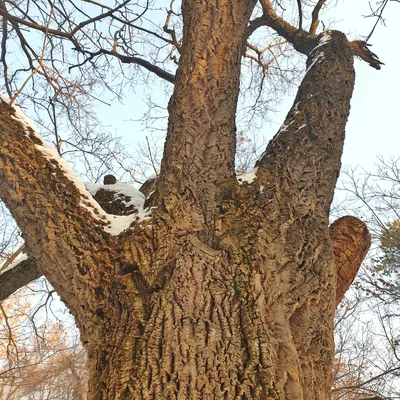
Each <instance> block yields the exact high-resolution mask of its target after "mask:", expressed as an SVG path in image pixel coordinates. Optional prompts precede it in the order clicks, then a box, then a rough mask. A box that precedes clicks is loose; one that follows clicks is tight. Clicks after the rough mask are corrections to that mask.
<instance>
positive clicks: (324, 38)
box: [310, 31, 332, 54]
mask: <svg viewBox="0 0 400 400" xmlns="http://www.w3.org/2000/svg"><path fill="white" fill-rule="evenodd" d="M331 39H332V36H331V34H330V32H329V31H326V32H324V33H323V34H322V36H321V39H319V42H318V44H317V45H316V46H315V47H314V48H313V49H312V50H311V53H310V54H312V53H313V52H314V51H315V50H316V49H318V48H319V47H321V46H324V45H325V44H327V43H328V42H329V41H330V40H331Z"/></svg>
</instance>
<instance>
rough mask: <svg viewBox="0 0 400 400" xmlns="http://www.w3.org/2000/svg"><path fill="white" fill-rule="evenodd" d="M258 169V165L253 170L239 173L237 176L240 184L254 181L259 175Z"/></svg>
mask: <svg viewBox="0 0 400 400" xmlns="http://www.w3.org/2000/svg"><path fill="white" fill-rule="evenodd" d="M257 171H258V167H255V168H253V169H252V170H251V171H249V172H246V173H245V174H242V175H238V176H237V177H236V179H237V180H238V182H239V185H242V184H243V183H244V182H247V183H251V182H253V181H254V179H256V178H257V175H256V173H257Z"/></svg>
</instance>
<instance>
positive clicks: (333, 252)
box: [0, 0, 370, 399]
mask: <svg viewBox="0 0 400 400" xmlns="http://www.w3.org/2000/svg"><path fill="white" fill-rule="evenodd" d="M90 3H92V4H93V6H98V3H95V2H92V1H90ZM324 3H325V2H324V1H323V0H320V1H318V3H317V4H316V6H315V7H313V8H312V9H311V11H312V13H311V18H310V20H311V21H310V22H311V24H310V28H309V29H308V30H304V29H303V27H302V26H303V12H302V9H301V7H300V5H301V2H298V3H297V4H299V16H300V18H299V27H298V28H296V27H294V26H293V25H292V24H290V23H289V22H288V21H286V20H284V19H283V18H281V17H280V16H279V15H278V14H277V13H276V10H275V9H274V8H273V6H272V5H271V3H270V2H269V1H268V0H262V1H261V2H260V5H261V6H260V8H257V7H256V6H257V3H256V1H255V0H253V1H248V2H243V1H240V0H230V1H226V0H219V1H214V0H207V1H206V0H204V1H193V0H186V1H184V2H183V3H182V7H181V13H182V21H183V27H182V38H181V41H177V40H176V39H174V37H175V34H176V32H174V31H173V30H171V29H169V27H168V25H167V24H166V26H165V31H166V32H167V33H168V34H169V35H170V36H171V39H170V40H169V41H168V44H171V45H172V46H174V48H176V49H177V50H179V60H177V59H176V58H175V61H177V62H178V67H177V71H176V74H172V73H170V72H168V71H166V70H164V69H162V68H161V67H160V66H159V65H157V64H156V62H155V61H154V62H153V63H151V62H149V61H146V60H144V59H142V58H139V57H137V53H135V54H136V55H132V54H131V55H127V54H122V53H121V52H119V51H118V49H123V51H125V53H128V52H129V49H130V48H131V47H130V46H131V42H129V41H128V42H127V41H126V40H125V39H126V35H128V34H129V32H130V30H131V29H137V30H138V31H140V30H142V32H143V28H142V27H141V26H140V24H139V26H137V25H135V22H136V21H138V20H139V21H140V18H141V17H142V15H143V14H141V13H139V6H138V4H136V6H137V7H138V8H137V10H135V13H136V14H135V15H136V19H135V20H133V19H129V20H128V19H127V18H125V19H124V20H123V21H122V22H123V23H124V24H125V25H124V26H126V29H125V30H121V31H115V32H114V36H113V38H114V39H113V40H111V41H110V40H109V41H108V42H107V39H104V37H103V36H101V35H99V36H96V35H97V33H98V30H97V28H96V25H95V24H96V23H99V24H100V22H99V21H101V20H103V19H105V18H111V19H112V21H113V22H115V20H117V21H118V18H119V20H120V21H119V22H121V14H120V12H121V10H122V9H123V7H128V6H129V7H134V6H135V5H130V4H129V1H126V2H124V3H120V4H118V5H117V6H116V7H115V8H110V7H108V8H106V7H105V6H104V7H103V9H105V8H106V9H107V11H104V12H103V13H101V14H99V15H97V16H95V17H91V18H88V19H86V20H83V21H81V22H79V21H80V20H81V19H82V15H81V14H80V17H79V18H80V19H79V18H78V19H77V20H73V18H72V16H69V18H65V19H64V20H63V21H61V20H57V19H55V17H54V18H53V16H54V15H58V16H59V14H57V13H59V8H61V11H62V7H58V5H57V4H56V3H52V4H51V7H50V10H49V9H47V10H48V11H47V14H46V12H43V7H42V8H40V7H39V6H38V9H40V13H39V15H40V16H41V18H44V19H45V20H46V18H47V22H46V23H44V24H42V25H41V24H39V23H38V22H37V19H36V18H34V17H32V15H31V14H29V13H28V11H29V10H28V11H27V10H26V9H24V8H23V7H22V6H20V5H16V4H14V3H11V2H9V1H7V2H4V3H3V4H2V6H1V7H0V14H1V15H2V16H3V23H4V24H6V27H11V28H12V29H13V34H15V35H17V37H18V38H19V40H20V43H22V45H21V46H22V47H23V50H24V51H25V53H26V55H27V57H28V58H30V56H31V55H32V54H33V53H32V51H31V50H30V49H31V47H29V46H28V45H27V44H26V43H25V42H24V41H23V40H22V39H21V36H18V35H23V32H22V28H23V27H26V26H28V27H29V28H30V29H33V30H35V31H38V32H42V33H43V34H44V37H45V42H46V43H51V46H55V45H56V39H57V38H58V39H59V40H62V41H65V40H69V41H70V42H72V43H73V45H74V50H75V51H76V52H77V53H79V54H80V55H83V56H84V58H83V59H81V60H80V62H79V63H78V64H76V65H77V66H82V65H84V64H87V63H89V64H90V63H91V62H94V60H95V59H97V57H99V56H102V55H103V56H104V55H105V56H112V57H117V58H118V59H119V60H120V61H121V62H123V63H125V62H126V63H133V64H135V65H140V66H142V67H144V68H147V70H148V71H150V72H152V73H155V74H156V75H157V76H159V77H161V78H164V79H165V80H167V81H168V82H171V83H173V85H174V89H173V95H172V97H171V99H170V101H169V105H168V112H169V122H168V132H167V137H166V142H165V147H164V154H163V158H162V163H161V170H160V173H159V176H158V177H157V180H156V182H155V183H154V185H155V190H153V191H152V192H151V194H149V196H148V198H147V199H146V201H145V203H144V207H145V208H146V213H145V212H144V210H142V207H141V205H140V204H139V203H136V210H134V211H135V212H133V213H132V214H131V215H128V216H123V217H119V218H116V217H115V218H114V217H112V216H111V215H109V214H106V213H105V212H104V211H103V210H101V208H100V207H99V206H98V204H97V203H96V202H95V201H93V199H92V198H91V196H90V194H89V193H88V192H87V191H86V190H85V189H84V187H83V185H82V184H81V183H80V182H79V180H78V179H76V177H75V176H74V175H73V174H72V172H71V171H70V170H69V168H68V166H67V165H66V164H65V162H64V161H63V160H62V159H61V158H60V157H59V155H58V153H57V152H56V151H54V150H53V149H50V148H49V146H48V145H47V144H46V143H45V142H44V141H43V139H41V138H40V137H39V136H38V134H37V133H36V132H35V131H34V129H33V128H32V127H31V126H30V125H29V124H28V123H27V122H26V120H25V119H24V118H23V117H21V115H20V114H19V111H18V110H17V109H16V108H14V107H13V105H12V103H13V100H15V96H14V95H13V93H12V92H13V87H12V85H9V86H8V91H9V95H10V97H12V101H11V102H8V101H5V100H4V99H3V100H2V101H1V105H0V126H1V136H0V137H1V139H0V140H1V145H0V146H1V147H0V149H1V150H0V155H1V156H0V195H1V198H2V199H3V201H4V202H5V204H6V206H7V207H8V209H9V210H10V212H11V213H12V215H13V217H14V218H15V220H16V221H17V223H18V226H19V228H20V229H21V231H22V234H23V238H24V240H25V246H26V249H27V252H28V255H29V259H30V260H32V262H33V263H34V264H35V265H36V268H37V269H38V270H39V272H40V273H43V274H44V275H45V276H46V277H47V279H48V280H49V281H50V282H51V284H52V285H53V286H54V288H55V289H56V291H57V293H59V295H60V296H61V298H62V300H63V301H64V302H65V303H66V305H67V306H68V308H69V310H70V311H71V313H72V314H73V315H74V317H75V319H76V322H77V324H78V327H79V330H80V333H81V339H82V341H83V344H84V346H85V348H86V350H87V353H88V373H89V398H93V399H94V398H96V399H137V398H193V399H196V398H218V399H219V398H247V399H248V398H254V399H257V398H263V399H265V398H269V399H283V398H285V399H302V398H304V399H328V398H329V393H330V386H331V369H332V360H333V338H332V329H333V318H334V311H335V308H336V305H337V303H338V302H339V301H340V300H341V297H342V296H343V293H344V291H345V290H346V289H347V287H348V286H349V285H350V283H351V282H352V280H353V278H354V276H355V273H356V272H357V270H358V268H359V265H360V263H361V261H362V259H363V257H364V256H365V253H366V251H367V249H368V247H369V240H370V236H369V233H368V230H367V229H366V227H365V224H363V223H362V222H361V221H359V220H357V219H356V218H354V217H344V218H342V219H340V220H338V221H336V222H335V224H333V225H332V226H331V227H330V228H329V226H328V213H329V208H330V204H331V201H332V197H333V192H334V187H335V183H336V179H337V176H338V174H339V169H340V158H341V154H342V148H343V140H344V130H345V125H346V121H347V118H348V114H349V108H350V105H349V103H350V99H351V95H352V91H353V86H354V69H353V53H352V48H353V47H354V46H352V45H351V44H350V43H349V42H348V41H347V39H346V37H345V35H344V34H343V33H341V32H338V31H328V32H323V33H321V34H317V33H316V32H317V27H318V14H319V10H320V8H321V7H322V6H323V4H324ZM30 4H36V5H38V4H39V5H40V6H42V4H41V3H38V2H34V3H30ZM60 4H62V3H60ZM72 4H73V3H72ZM8 6H10V7H11V9H9V8H7V7H8ZM276 6H277V7H279V4H277V5H276ZM146 10H147V9H146V7H145V9H144V11H143V12H145V11H146ZM171 10H172V9H171ZM130 12H131V13H132V12H133V11H132V8H131V9H130ZM18 13H19V14H20V15H22V17H21V16H17V15H16V14H18ZM85 15H86V14H85ZM168 15H169V16H171V15H173V12H172V11H171V12H169V14H168ZM252 15H253V16H252ZM43 16H44V17H43ZM86 17H88V16H87V15H86ZM113 22H111V23H110V30H113V29H111V28H112V27H113ZM54 24H56V26H55V27H53V25H54ZM88 26H92V27H94V28H93V29H92V30H91V31H90V32H89V33H88V32H86V33H85V31H84V28H87V27H88ZM265 26H266V27H269V28H270V29H271V30H272V31H274V32H276V33H277V34H278V35H280V36H281V37H283V38H284V39H285V40H286V41H288V42H290V43H291V44H292V45H293V47H294V48H295V49H296V50H297V51H298V52H300V53H302V54H304V55H305V56H307V71H306V74H305V77H304V79H303V81H302V83H301V85H300V87H299V90H298V93H297V96H296V99H295V101H294V104H293V107H292V109H291V110H290V111H289V113H288V116H287V117H286V120H285V123H284V124H283V125H282V127H281V128H280V130H279V132H278V133H277V134H276V135H275V137H274V138H273V140H271V142H270V143H269V144H268V146H267V148H266V151H265V152H264V153H263V155H262V156H261V158H260V159H259V161H258V163H257V167H256V169H254V170H253V172H252V174H250V176H249V175H248V176H242V177H239V180H238V179H237V178H236V177H235V175H234V169H235V167H234V164H235V144H236V127H235V115H236V111H237V102H238V96H239V80H240V70H241V57H242V55H243V53H244V51H245V45H246V42H247V40H248V39H249V37H250V36H251V35H252V34H254V33H255V32H256V30H257V29H259V28H260V27H265ZM53 28H54V29H53ZM7 32H8V31H7ZM146 33H147V34H149V35H152V36H153V37H154V36H156V33H154V32H150V33H149V32H146ZM129 37H134V36H132V35H131V36H129ZM159 39H160V40H161V41H162V40H163V37H161V38H159ZM4 40H5V39H4ZM87 42H92V44H94V45H95V46H97V50H96V51H94V50H93V49H88V46H89V45H88V44H87ZM3 43H5V42H4V41H3ZM107 45H108V46H110V45H111V46H112V47H111V48H112V50H109V49H108V50H107ZM3 47H4V46H3ZM51 49H53V47H51ZM35 54H36V55H37V53H35ZM4 55H5V49H4V48H3V53H2V62H3V69H4V70H6V71H8V70H7V68H8V64H7V63H6V62H5V61H4V60H5V56H4ZM153 55H154V54H153ZM45 59H46V57H44V56H40V55H37V57H36V58H35V57H34V58H33V59H32V58H31V63H30V64H29V68H28V70H29V69H30V70H31V71H32V74H33V75H35V73H38V71H41V73H42V74H43V75H44V76H45V78H46V79H47V80H48V81H49V83H50V84H52V85H57V84H58V83H59V81H60V80H61V78H60V76H61V74H59V73H58V72H57V71H58V70H57V66H58V60H53V61H54V63H53V64H54V66H53V69H52V70H51V71H50V69H49V67H46V66H44V60H45ZM172 59H173V58H172ZM35 60H36V61H37V62H38V66H37V67H35V66H34V63H33V61H35ZM54 71H56V73H55V75H54V74H53V73H54ZM32 74H31V75H32ZM9 76H11V75H10V74H9ZM12 77H15V75H12ZM57 90H59V89H57ZM60 90H61V89H60ZM67 108H68V107H67ZM137 197H138V198H139V197H140V196H137ZM115 221H118V222H119V223H122V222H124V223H125V225H123V226H122V227H123V228H127V225H126V224H127V222H129V223H130V228H129V229H126V230H124V231H123V232H122V233H119V232H117V230H116V222H115ZM119 228H121V225H119ZM120 230H121V229H120ZM338 276H339V281H338V284H337V283H336V282H337V277H338Z"/></svg>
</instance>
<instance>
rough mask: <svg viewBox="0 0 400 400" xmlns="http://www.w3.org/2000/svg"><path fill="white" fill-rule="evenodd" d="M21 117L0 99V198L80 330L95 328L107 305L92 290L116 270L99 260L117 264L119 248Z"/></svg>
mask: <svg viewBox="0 0 400 400" xmlns="http://www.w3.org/2000/svg"><path fill="white" fill-rule="evenodd" d="M21 118H23V117H21V116H19V115H17V114H16V111H15V109H14V108H12V107H10V106H9V105H8V104H7V103H5V102H4V101H3V100H0V133H1V135H0V138H1V139H0V196H1V197H2V199H3V201H4V203H5V204H6V206H7V207H8V209H9V210H10V212H11V213H12V215H13V217H14V219H15V220H16V222H17V224H18V226H19V228H20V229H21V231H22V233H23V237H24V239H25V245H26V248H27V252H28V255H29V256H30V257H31V258H32V259H33V260H35V261H36V263H37V269H38V270H39V271H40V272H41V273H45V275H46V277H47V278H48V279H49V281H50V283H51V284H52V285H53V286H54V288H55V289H56V290H57V292H58V293H59V295H60V296H61V298H62V299H63V300H64V301H65V303H66V304H67V305H68V308H69V309H70V310H71V312H72V313H73V314H74V315H75V317H76V318H77V321H78V323H79V324H80V327H81V328H82V332H83V334H84V333H85V331H86V330H87V329H97V328H96V326H95V324H96V318H95V317H94V316H96V315H97V313H98V309H99V307H100V308H102V307H104V308H107V307H109V305H108V303H109V302H108V300H107V297H108V293H107V291H104V293H101V295H100V294H99V293H98V292H97V291H96V288H97V287H101V286H104V285H107V283H106V282H109V280H110V279H111V278H110V277H109V275H110V274H111V271H114V273H117V272H118V269H115V268H113V269H111V268H109V267H108V268H107V265H105V264H107V263H105V262H104V258H105V259H106V260H113V262H116V263H118V259H119V257H118V246H117V244H116V241H115V240H114V239H113V237H112V236H111V235H109V234H107V233H106V232H105V231H104V229H103V226H104V225H105V222H104V221H103V220H102V219H101V210H100V208H97V207H98V206H96V204H97V203H95V202H94V201H93V200H91V197H90V195H89V194H87V195H86V194H85V190H84V189H82V188H80V187H79V186H80V185H82V184H81V183H80V182H79V181H78V180H77V179H76V178H74V177H73V175H72V171H69V169H68V166H66V165H65V164H63V162H62V160H60V159H58V158H57V157H56V156H54V154H56V152H55V151H54V152H52V150H51V149H50V148H49V147H48V145H46V144H45V143H43V141H42V140H41V139H40V138H39V137H38V136H37V135H36V133H35V132H34V131H33V130H32V128H31V127H29V125H27V123H26V122H25V121H24V120H23V119H21ZM99 210H100V211H99ZM96 213H97V215H98V217H96ZM93 243H95V244H96V248H95V251H94V248H93ZM114 252H115V254H114ZM100 259H101V260H102V261H101V262H100ZM99 265H104V268H105V270H104V271H100V270H99Z"/></svg>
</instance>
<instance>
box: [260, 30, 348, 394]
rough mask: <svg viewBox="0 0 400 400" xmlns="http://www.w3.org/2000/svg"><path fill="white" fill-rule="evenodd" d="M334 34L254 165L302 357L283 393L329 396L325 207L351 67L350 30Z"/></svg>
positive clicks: (329, 273)
mask: <svg viewBox="0 0 400 400" xmlns="http://www.w3.org/2000/svg"><path fill="white" fill-rule="evenodd" d="M329 36H330V37H329V41H327V42H320V46H317V48H315V49H314V50H313V51H312V52H311V54H310V57H309V59H308V61H307V65H308V66H309V68H308V71H307V73H306V76H305V78H304V79H303V82H302V84H301V85H300V88H299V91H298V94H297V97H296V99H295V102H294V105H293V107H292V109H291V110H290V111H289V113H288V116H287V118H286V120H285V123H284V125H283V126H282V127H281V129H280V131H279V132H278V134H277V135H276V136H275V137H274V138H273V139H272V140H271V142H270V143H269V145H268V147H267V150H266V152H265V153H264V156H263V157H262V159H261V160H260V162H259V168H258V172H257V176H258V178H259V181H260V184H261V185H262V186H263V192H264V193H263V196H265V199H266V200H265V205H264V213H265V217H266V220H267V225H266V229H268V235H267V236H268V237H275V238H276V239H275V240H273V242H272V243H273V246H274V247H275V248H274V251H273V254H275V257H276V259H275V258H274V259H272V260H271V261H270V263H271V265H272V266H273V269H276V270H277V271H280V272H279V273H280V277H279V285H280V286H286V290H284V291H283V292H282V293H290V296H289V298H287V297H286V296H284V297H282V299H280V301H276V302H277V303H278V304H280V307H281V308H282V309H283V310H285V312H284V314H285V316H284V318H283V319H282V322H281V325H282V327H284V330H285V332H286V333H287V335H288V336H289V337H291V338H292V341H293V345H294V346H293V347H292V348H291V349H296V350H295V351H289V350H287V352H288V353H292V359H293V360H297V362H298V364H297V363H296V365H297V367H296V368H294V369H293V370H294V371H296V373H295V374H294V375H292V377H291V379H288V381H287V388H286V389H285V390H286V392H285V396H286V397H284V398H297V397H296V396H299V398H303V397H304V398H306V399H314V398H315V399H317V398H321V399H323V398H327V394H326V393H328V388H329V386H330V378H329V376H330V372H329V367H327V366H328V365H330V362H331V359H332V356H333V353H332V351H333V340H332V320H333V315H334V310H335V306H336V303H335V298H336V271H335V264H334V257H333V253H332V244H331V240H330V236H329V230H328V212H329V207H330V204H331V200H332V197H333V192H334V187H335V183H336V180H337V177H338V174H339V169H340V158H341V154H342V149H343V141H344V130H345V124H346V122H347V118H348V114H349V110H350V99H351V95H352V91H353V86H354V70H353V57H352V55H351V51H350V48H349V46H348V42H347V40H346V38H345V36H344V35H343V34H342V33H339V32H329ZM326 39H328V38H327V37H325V40H326ZM324 43H325V44H324ZM274 235H275V236H274ZM265 252H266V253H267V254H268V253H270V250H268V249H267V248H266V249H265ZM277 255H278V256H277ZM271 265H270V267H269V268H271ZM269 286H271V285H269ZM266 301H267V300H266ZM275 307H277V306H275ZM270 312H271V309H270ZM274 314H275V315H276V314H277V312H275V313H273V312H272V314H271V315H274ZM271 322H272V321H271ZM275 323H276V321H275ZM282 329H283V328H282ZM291 364H292V365H293V363H291ZM300 366H301V367H300ZM289 375H290V374H289ZM293 396H295V397H293Z"/></svg>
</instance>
